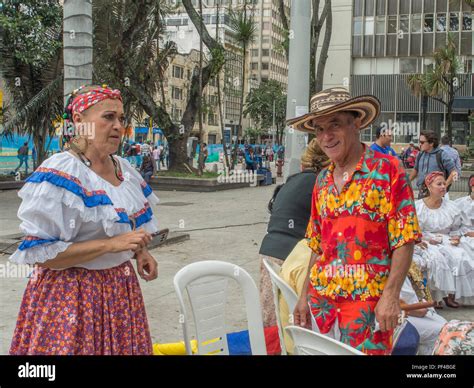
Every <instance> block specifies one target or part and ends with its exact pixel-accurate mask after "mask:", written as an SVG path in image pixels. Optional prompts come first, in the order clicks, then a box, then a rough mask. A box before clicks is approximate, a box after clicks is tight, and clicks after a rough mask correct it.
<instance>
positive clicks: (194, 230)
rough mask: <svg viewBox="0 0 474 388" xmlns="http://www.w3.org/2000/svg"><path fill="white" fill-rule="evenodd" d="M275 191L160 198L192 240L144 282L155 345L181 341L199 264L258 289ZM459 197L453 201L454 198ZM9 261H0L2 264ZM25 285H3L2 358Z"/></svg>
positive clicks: (235, 307)
mask: <svg viewBox="0 0 474 388" xmlns="http://www.w3.org/2000/svg"><path fill="white" fill-rule="evenodd" d="M274 188H275V185H273V186H266V187H250V188H245V189H235V190H228V191H221V192H215V193H190V192H158V193H157V194H158V196H159V197H160V200H161V202H160V204H159V205H158V206H157V207H156V208H155V209H153V210H154V212H155V214H156V215H157V217H158V219H159V222H160V227H162V228H165V227H166V228H169V229H170V231H180V232H187V233H189V234H190V240H188V241H185V242H183V243H179V244H175V245H169V246H165V247H160V248H157V249H154V250H153V251H151V253H152V254H153V255H154V256H155V257H156V259H157V260H158V262H159V277H158V279H156V280H154V281H152V282H149V283H147V282H145V281H142V280H140V284H141V287H142V290H143V294H144V298H145V304H146V309H147V313H148V318H149V322H150V326H151V334H152V337H153V341H154V342H160V343H166V342H176V341H180V340H182V339H183V337H182V330H181V326H180V323H179V309H178V300H177V298H176V295H175V292H174V288H173V276H174V275H175V274H176V272H177V271H178V270H179V269H180V268H182V267H183V266H185V265H187V264H190V263H193V262H196V261H200V260H223V261H227V262H231V263H234V264H237V265H239V266H241V267H243V268H244V269H245V270H246V271H248V272H249V273H250V275H251V276H252V277H253V279H254V280H255V282H256V283H257V284H258V278H259V255H258V251H259V248H260V243H261V241H262V238H263V236H264V235H265V233H266V224H267V222H268V219H269V214H268V212H267V203H268V200H269V199H270V198H271V195H272V193H273V190H274ZM453 197H455V195H453ZM19 204H20V200H19V198H18V197H17V191H15V190H10V191H4V192H0V235H6V234H11V233H17V232H18V225H19V223H20V222H19V220H18V219H17V217H16V213H17V209H18V206H19ZM7 259H8V256H6V255H3V256H2V255H0V264H5V263H6V262H7ZM26 283H27V279H26V278H2V279H0V354H6V353H7V352H8V348H9V345H10V341H11V338H12V334H13V329H14V326H15V321H16V317H17V313H18V309H19V305H20V301H21V298H22V295H23V291H24V289H25V286H26ZM227 313H228V321H227V322H228V332H231V331H237V330H239V329H244V328H246V319H245V311H244V305H243V300H242V298H241V295H240V293H239V292H238V289H237V287H235V286H234V285H232V286H231V287H230V293H229V300H228V308H227ZM440 313H441V314H442V315H443V316H445V317H446V318H447V319H448V320H449V319H455V318H458V319H469V320H474V308H473V307H470V308H461V309H458V310H454V309H449V308H446V307H445V308H444V310H442V311H441V312H440Z"/></svg>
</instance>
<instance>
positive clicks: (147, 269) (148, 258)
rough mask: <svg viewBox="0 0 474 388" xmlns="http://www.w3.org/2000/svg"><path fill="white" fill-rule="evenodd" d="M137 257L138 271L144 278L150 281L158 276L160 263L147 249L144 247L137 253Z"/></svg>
mask: <svg viewBox="0 0 474 388" xmlns="http://www.w3.org/2000/svg"><path fill="white" fill-rule="evenodd" d="M135 257H136V259H137V271H138V274H139V275H140V277H141V278H142V279H143V280H146V281H147V282H149V281H150V280H154V279H156V278H157V277H158V263H157V262H156V260H155V258H154V257H153V256H152V255H151V254H150V252H148V250H146V249H142V250H141V251H140V252H138V253H137V254H136V255H135Z"/></svg>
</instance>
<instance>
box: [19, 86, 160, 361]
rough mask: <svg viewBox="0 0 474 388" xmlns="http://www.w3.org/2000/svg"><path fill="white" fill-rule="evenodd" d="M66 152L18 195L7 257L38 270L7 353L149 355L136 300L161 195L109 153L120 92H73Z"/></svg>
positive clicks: (146, 274)
mask: <svg viewBox="0 0 474 388" xmlns="http://www.w3.org/2000/svg"><path fill="white" fill-rule="evenodd" d="M64 118H65V119H66V123H69V125H71V129H72V130H73V131H72V132H73V133H74V136H73V137H72V138H71V139H69V145H70V149H69V150H67V151H63V152H60V153H57V154H55V155H53V156H52V157H50V158H49V159H47V160H46V161H44V162H43V163H42V164H41V166H40V167H39V168H38V169H37V170H36V171H35V172H34V173H33V174H32V175H31V176H30V177H29V178H28V179H27V181H26V183H25V185H24V186H23V188H22V189H21V190H20V192H19V196H20V198H21V199H22V203H21V206H20V208H19V210H18V217H19V218H20V219H21V221H22V223H21V225H20V228H21V230H22V231H23V233H24V234H25V237H24V239H23V242H22V243H21V245H20V246H19V248H18V250H17V251H16V252H15V253H14V254H13V255H12V257H11V260H12V261H13V262H15V263H18V264H30V265H34V266H35V268H34V272H33V273H32V276H31V278H30V280H29V282H28V285H27V287H26V291H25V293H24V296H23V301H22V303H21V307H20V312H19V315H18V321H17V324H16V329H15V332H14V336H13V341H12V344H11V348H10V353H11V354H16V355H26V354H35V355H66V354H67V355H72V354H87V355H98V354H120V355H124V354H127V355H128V354H143V355H145V354H152V342H151V337H150V331H149V326H148V321H147V316H146V313H145V308H144V303H143V297H142V293H141V290H140V287H139V283H138V279H137V276H136V274H135V270H134V267H133V265H132V259H133V260H136V265H137V269H138V273H139V274H140V276H141V277H142V278H143V279H145V280H147V281H149V280H153V279H155V278H156V277H157V263H156V261H155V259H154V258H153V257H152V256H151V255H150V253H149V252H148V251H147V248H146V247H147V244H148V243H149V242H150V241H151V238H152V235H151V234H152V233H154V232H156V231H158V227H157V222H156V219H155V217H154V215H153V212H152V207H151V205H153V204H156V203H157V201H158V198H156V196H155V195H154V194H153V193H152V191H151V188H150V187H149V186H148V185H147V184H146V183H145V182H144V181H143V178H142V177H141V176H140V174H139V173H138V172H137V171H136V170H135V169H134V168H133V167H132V166H131V165H130V163H129V162H128V161H126V160H125V159H123V158H120V157H118V156H116V155H114V153H115V152H117V150H118V148H119V145H120V140H121V136H122V134H123V130H124V125H123V124H124V115H123V104H122V98H121V95H120V92H119V91H118V90H112V89H110V88H108V87H107V86H106V85H102V86H88V87H83V88H80V89H78V90H75V91H74V93H72V95H71V96H70V97H69V98H68V101H67V103H66V113H65V116H64Z"/></svg>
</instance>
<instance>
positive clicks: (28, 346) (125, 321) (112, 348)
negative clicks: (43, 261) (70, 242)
mask: <svg viewBox="0 0 474 388" xmlns="http://www.w3.org/2000/svg"><path fill="white" fill-rule="evenodd" d="M10 354H12V355H132V354H133V355H151V354H152V342H151V337H150V330H149V327H148V321H147V317H146V313H145V306H144V303H143V296H142V293H141V290H140V286H139V283H138V279H137V276H136V274H135V270H134V268H133V266H132V264H131V262H130V261H127V262H125V263H124V264H122V265H119V266H117V267H114V268H109V269H105V270H88V269H84V268H69V269H65V270H61V271H56V270H50V269H47V268H40V267H36V268H35V270H34V271H33V273H32V275H31V278H30V280H29V282H28V285H27V287H26V291H25V294H24V296H23V301H22V303H21V306H20V313H19V315H18V321H17V324H16V328H15V332H14V335H13V340H12V344H11V348H10Z"/></svg>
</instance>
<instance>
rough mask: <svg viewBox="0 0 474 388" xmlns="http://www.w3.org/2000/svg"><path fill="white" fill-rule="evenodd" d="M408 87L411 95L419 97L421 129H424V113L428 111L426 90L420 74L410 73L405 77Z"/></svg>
mask: <svg viewBox="0 0 474 388" xmlns="http://www.w3.org/2000/svg"><path fill="white" fill-rule="evenodd" d="M407 83H408V87H409V88H410V90H411V92H412V94H413V95H415V96H416V97H420V98H421V130H425V129H426V115H427V111H428V97H429V96H428V91H427V90H426V87H425V85H424V82H423V75H422V74H410V75H409V76H408V79H407Z"/></svg>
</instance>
